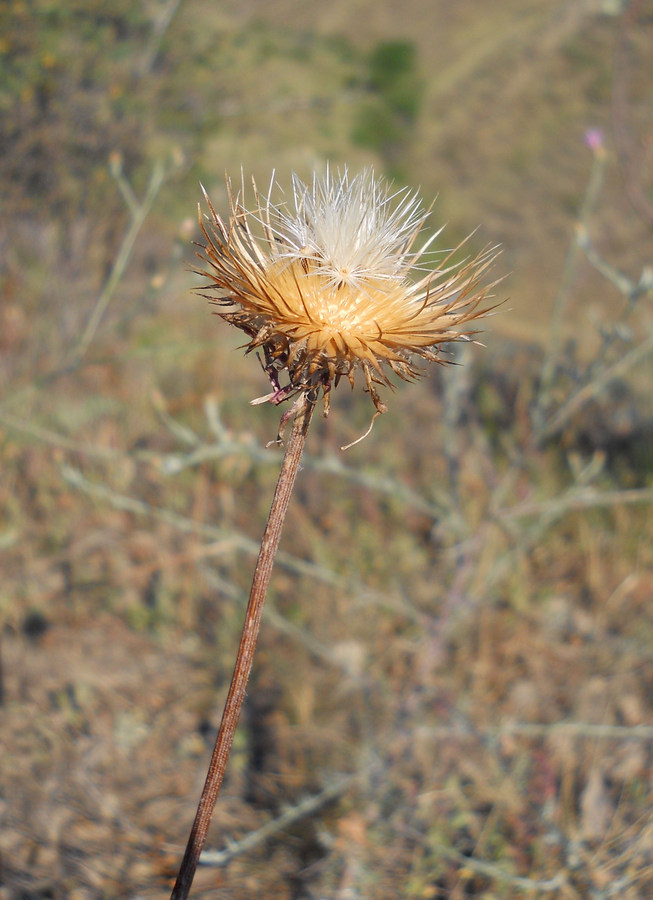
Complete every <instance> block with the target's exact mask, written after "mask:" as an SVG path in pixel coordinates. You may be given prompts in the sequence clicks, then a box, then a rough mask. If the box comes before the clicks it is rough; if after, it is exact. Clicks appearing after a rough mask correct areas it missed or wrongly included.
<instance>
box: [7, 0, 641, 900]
mask: <svg viewBox="0 0 653 900" xmlns="http://www.w3.org/2000/svg"><path fill="white" fill-rule="evenodd" d="M652 55H653V5H652V4H651V2H650V0H631V2H630V3H625V2H621V3H620V2H618V0H565V2H557V0H556V2H550V0H501V2H499V3H494V4H487V3H485V2H483V0H460V2H458V3H456V4H449V3H445V2H437V0H436V2H434V0H403V2H402V3H401V4H399V3H395V2H391V0H331V2H330V3H328V4H326V3H325V4H315V3H308V2H304V3H302V2H297V0H292V2H291V0H273V2H262V0H250V2H243V0H239V2H235V0H224V2H214V0H137V2H133V0H129V2H127V0H116V2H114V3H112V4H106V3H100V2H99V0H90V2H81V0H71V2H68V3H57V2H53V0H16V2H12V0H7V2H5V3H3V4H2V5H1V6H0V146H1V147H2V153H1V154H0V192H1V201H2V207H1V208H2V217H1V221H0V246H1V249H2V252H1V254H0V385H1V388H2V395H1V397H0V454H1V459H2V475H3V477H2V479H0V511H1V519H0V547H1V549H2V555H3V575H4V577H3V583H2V588H1V589H0V615H1V616H2V623H3V628H2V633H1V636H0V639H1V643H0V651H1V663H2V665H1V669H0V672H1V675H2V680H1V684H0V697H1V700H2V705H1V707H0V727H1V729H2V735H3V742H4V744H5V749H4V751H3V754H2V757H1V758H0V770H1V771H2V795H1V798H0V816H1V827H0V850H1V853H2V857H1V863H0V897H2V898H3V900H5V898H7V900H17V898H21V900H28V898H29V900H36V898H74V900H95V898H121V897H142V898H146V897H147V898H149V897H160V896H165V895H166V891H169V890H170V887H171V884H172V879H173V878H174V874H175V871H176V867H177V865H178V863H179V859H180V856H181V852H182V850H183V845H184V842H185V839H186V835H187V831H188V828H189V825H190V823H191V821H192V817H193V814H194V807H195V803H196V799H197V797H198V795H199V791H200V787H201V783H202V781H203V777H204V769H205V765H206V761H207V759H208V755H209V752H210V746H211V744H212V740H213V737H214V734H215V729H216V727H217V723H218V720H219V713H220V710H221V700H222V697H223V696H224V693H225V690H226V686H227V683H228V679H229V677H230V674H231V668H232V665H233V656H234V651H235V647H236V644H237V636H238V633H239V630H240V625H241V618H242V609H243V598H244V596H246V594H247V591H248V588H249V583H250V577H251V571H252V566H253V561H254V558H255V552H256V547H257V540H258V538H259V537H260V533H261V531H262V528H263V524H264V520H265V516H266V513H267V508H268V506H269V502H270V498H271V492H272V489H273V486H274V482H275V478H276V472H277V467H278V463H279V459H280V453H279V451H278V450H277V449H270V450H266V449H265V445H266V443H267V442H268V441H269V440H271V439H272V438H273V437H274V435H275V434H276V428H277V418H278V410H275V409H263V408H261V407H257V408H256V409H255V410H254V409H252V408H251V407H250V406H249V403H248V401H249V400H250V399H251V398H253V397H256V396H259V395H260V394H261V393H264V392H265V390H266V385H265V377H264V374H263V373H262V371H261V370H260V367H259V366H258V365H257V363H256V361H255V360H253V359H244V358H243V356H242V353H240V352H238V351H237V350H236V347H237V345H238V342H239V341H238V336H237V335H232V334H230V333H229V330H228V329H226V328H225V327H223V326H222V325H221V324H220V323H219V322H218V321H217V320H215V319H212V318H210V309H208V308H207V306H206V304H205V303H204V302H203V301H201V300H198V299H197V298H193V296H192V294H191V289H192V287H193V286H195V285H196V279H195V278H194V277H193V276H192V275H191V274H190V273H189V271H188V269H189V266H190V265H192V262H193V248H192V243H191V242H192V240H193V239H197V237H198V229H197V226H196V204H197V201H198V199H199V197H200V189H199V182H202V183H203V184H205V185H206V187H207V189H208V191H209V193H210V195H211V197H212V199H213V202H214V205H215V206H216V208H217V209H218V210H219V211H222V212H224V211H225V197H226V195H225V189H224V177H223V176H224V172H225V170H226V171H228V172H229V173H231V174H232V175H234V176H235V177H238V173H239V171H240V168H241V167H242V169H243V170H244V172H245V175H246V177H249V175H250V174H253V175H254V176H256V178H257V179H258V180H259V181H260V182H261V183H262V184H267V183H268V181H269V178H270V173H271V172H272V170H276V173H277V178H278V180H279V181H280V183H281V184H282V185H284V186H286V187H288V186H289V181H290V178H289V176H290V172H291V171H293V170H294V171H296V172H297V173H298V174H299V175H300V176H301V177H304V178H307V177H308V178H310V174H311V172H312V171H313V170H314V169H315V168H318V169H323V168H324V166H325V165H326V162H327V161H329V162H330V163H331V164H332V165H334V166H338V165H341V166H342V165H348V166H349V167H350V168H351V169H352V170H358V169H360V168H361V167H363V166H365V165H369V164H372V165H374V166H375V169H376V170H377V172H380V173H381V172H382V173H385V174H386V175H388V176H389V177H390V178H393V179H395V181H396V182H397V183H398V184H399V185H404V184H409V185H411V186H414V187H419V188H420V189H421V192H422V194H423V196H424V198H425V202H426V203H430V201H431V199H432V198H433V197H437V200H436V203H435V205H434V207H433V211H432V214H431V225H432V226H433V227H434V228H435V227H439V226H440V225H442V224H443V223H446V226H447V227H446V229H445V231H444V233H443V237H442V238H441V239H440V247H446V246H453V245H455V244H456V243H457V242H458V241H459V240H460V239H461V238H462V237H464V236H465V235H466V234H467V233H469V232H470V231H471V230H472V229H475V228H477V227H478V231H477V232H476V233H475V234H474V236H473V237H472V239H471V243H470V250H471V251H473V250H475V249H480V248H481V247H482V246H484V245H486V244H487V243H501V244H502V245H503V248H504V249H503V255H502V257H501V261H500V264H499V265H500V269H501V273H509V277H508V278H507V280H506V281H505V282H504V283H503V284H502V285H501V287H500V288H499V290H500V291H501V294H500V298H503V297H504V296H505V297H507V298H508V299H507V302H506V303H504V305H503V306H502V307H501V308H500V310H499V311H498V313H497V314H496V315H495V316H494V317H493V318H491V319H489V320H487V321H486V326H485V334H484V335H483V336H482V340H483V342H484V344H485V345H486V347H485V349H483V348H479V347H472V348H463V349H461V348H458V350H457V361H460V362H463V363H464V365H463V366H455V367H451V368H449V369H447V370H446V371H444V370H439V371H432V370H430V371H428V372H427V373H426V375H425V378H424V379H423V381H422V382H420V383H419V384H418V385H414V386H406V385H402V386H401V387H400V388H399V389H398V390H397V392H396V394H394V395H392V396H389V397H388V396H387V395H386V399H387V400H388V401H389V406H390V410H389V412H388V414H387V415H385V416H383V417H382V418H381V419H380V420H379V421H378V422H377V424H376V426H375V429H374V431H373V432H372V434H371V436H370V437H368V438H367V439H366V440H365V441H364V442H363V443H362V444H359V445H357V446H356V447H355V448H353V449H352V450H350V451H348V452H347V453H346V454H341V453H340V451H339V450H338V448H339V447H340V446H341V445H342V444H345V443H347V442H348V441H351V440H353V439H355V438H356V437H358V436H359V435H360V434H361V433H362V432H363V431H364V430H365V429H366V427H367V424H368V421H369V399H368V398H366V397H365V396H364V395H363V394H362V392H361V393H354V394H350V393H349V391H348V390H347V389H346V388H344V387H343V388H341V389H340V391H338V392H336V395H335V397H334V406H333V410H332V414H331V417H330V418H329V420H327V421H325V422H321V421H320V422H316V425H315V427H314V429H313V433H312V434H311V436H310V439H309V448H308V455H307V458H306V461H305V467H304V471H303V473H302V474H301V477H300V480H299V483H298V491H297V494H296V496H295V498H294V503H293V507H292V509H291V515H290V519H289V522H288V524H287V530H286V534H285V537H284V541H283V544H282V550H283V551H284V555H283V556H282V558H281V560H280V563H279V566H278V568H277V570H276V573H275V575H274V577H273V586H272V592H271V597H270V602H269V606H268V609H267V613H266V618H265V620H264V628H263V632H264V634H263V637H262V643H261V647H260V652H259V656H258V660H257V663H256V664H255V669H254V673H253V680H252V684H251V690H250V694H249V699H248V708H247V713H246V717H245V721H244V722H243V723H242V727H241V728H240V729H239V733H238V736H237V742H236V747H235V752H234V755H233V757H232V761H231V764H230V770H229V773H228V778H227V781H226V783H225V788H224V794H223V795H222V797H221V800H220V804H219V807H218V811H217V814H216V817H215V822H214V825H213V829H212V832H211V835H210V844H211V847H213V848H216V849H217V850H220V849H222V848H224V847H226V846H228V847H230V848H231V849H230V850H229V853H227V854H226V855H223V856H218V857H217V858H215V859H213V860H212V864H211V865H207V866H206V867H203V868H202V869H201V870H200V872H199V874H198V878H197V882H196V889H195V891H194V894H193V895H194V896H197V897H202V896H204V897H230V898H249V897H253V896H259V895H261V894H267V895H268V896H274V897H275V898H280V900H283V898H288V900H301V898H306V900H309V898H313V900H317V898H320V900H326V898H329V900H331V898H338V900H354V898H365V900H372V898H374V900H376V898H378V900H390V898H396V897H402V898H427V900H445V898H446V900H449V898H452V900H459V898H467V897H479V898H485V900H491V898H518V897H524V896H528V897H537V898H540V897H562V898H579V900H581V898H582V900H585V898H588V897H592V898H608V897H619V898H626V900H643V898H645V897H650V896H652V895H653V819H652V817H651V793H652V789H653V782H652V777H651V772H652V771H653V769H652V765H651V763H652V757H653V753H652V743H653V717H652V707H653V652H652V650H651V647H652V646H653V612H652V610H653V606H652V604H651V599H652V596H651V595H652V588H653V572H652V561H653V560H652V558H653V548H652V541H651V537H652V532H653V527H652V521H651V500H652V499H653V486H652V484H651V480H652V464H653V451H652V446H653V443H652V441H653V409H652V407H651V400H650V398H651V388H652V384H651V371H652V367H651V351H652V350H653V327H652V324H653V317H652V311H651V299H652V294H651V285H652V283H653V276H652V274H651V272H652V270H651V266H652V265H653V260H652V258H651V247H652V246H653V243H652V241H651V235H652V230H653V78H652V77H651V66H650V61H651V58H652ZM289 811H290V812H289ZM284 813H286V814H287V815H286V817H285V818H283V816H284ZM261 828H267V831H264V832H262V833H261V835H260V839H259V840H258V842H256V843H255V846H253V847H251V848H249V849H248V848H247V846H246V845H245V844H243V840H244V839H245V838H246V837H247V836H248V835H251V834H255V833H257V832H258V830H259V829H261ZM234 842H235V843H234ZM208 861H209V862H211V860H208Z"/></svg>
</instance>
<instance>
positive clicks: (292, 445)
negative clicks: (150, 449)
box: [170, 395, 315, 900]
mask: <svg viewBox="0 0 653 900" xmlns="http://www.w3.org/2000/svg"><path fill="white" fill-rule="evenodd" d="M314 408H315V401H314V400H312V399H311V398H309V397H308V396H307V395H303V396H302V397H301V398H300V401H299V403H298V410H297V413H296V414H295V419H294V421H293V427H292V432H291V435H290V438H289V439H288V443H287V444H286V452H285V454H284V458H283V462H282V464H281V471H280V473H279V479H278V481H277V487H276V490H275V492H274V498H273V500H272V506H271V507H270V514H269V516H268V521H267V525H266V526H265V531H264V533H263V538H262V540H261V549H260V551H259V556H258V560H257V562H256V569H255V570H254V579H253V581H252V589H251V591H250V595H249V603H248V604H247V612H246V614H245V623H244V625H243V631H242V634H241V637H240V646H239V648H238V656H237V657H236V665H235V667H234V673H233V675H232V677H231V685H230V687H229V693H228V694H227V699H226V701H225V706H224V712H223V713H222V721H221V722H220V729H219V731H218V736H217V738H216V741H215V747H214V748H213V755H212V756H211V762H210V763H209V770H208V773H207V775H206V781H205V783H204V788H203V790H202V796H201V797H200V802H199V805H198V807H197V812H196V814H195V821H194V822H193V827H192V828H191V832H190V835H189V838H188V843H187V845H186V852H185V853H184V858H183V860H182V863H181V866H180V869H179V875H178V876H177V881H176V882H175V886H174V888H173V890H172V894H171V895H170V900H186V898H187V897H188V894H189V892H190V888H191V885H192V883H193V878H194V877H195V870H196V869H197V864H198V862H199V858H200V853H201V852H202V848H203V846H204V841H205V840H206V834H207V831H208V829H209V824H210V822H211V816H212V815H213V810H214V807H215V803H216V800H217V799H218V793H219V791H220V785H221V784H222V779H223V777H224V773H225V769H226V767H227V760H228V759H229V752H230V750H231V744H232V741H233V738H234V732H235V730H236V725H237V724H238V719H239V717H240V711H241V709H242V707H243V702H244V700H245V693H246V688H247V681H248V679H249V673H250V670H251V668H252V660H253V658H254V650H255V649H256V642H257V640H258V634H259V630H260V627H261V616H262V614H263V604H264V603H265V596H266V593H267V589H268V584H269V582H270V575H271V573H272V566H273V564H274V558H275V556H276V552H277V548H278V546H279V540H280V539H281V531H282V529H283V523H284V519H285V517H286V511H287V510H288V504H289V503H290V497H291V495H292V491H293V487H294V484H295V478H296V476H297V471H298V469H299V461H300V459H301V455H302V451H303V449H304V444H305V442H306V434H307V432H308V426H309V424H310V421H311V416H312V415H313V409H314Z"/></svg>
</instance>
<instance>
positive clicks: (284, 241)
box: [197, 169, 496, 415]
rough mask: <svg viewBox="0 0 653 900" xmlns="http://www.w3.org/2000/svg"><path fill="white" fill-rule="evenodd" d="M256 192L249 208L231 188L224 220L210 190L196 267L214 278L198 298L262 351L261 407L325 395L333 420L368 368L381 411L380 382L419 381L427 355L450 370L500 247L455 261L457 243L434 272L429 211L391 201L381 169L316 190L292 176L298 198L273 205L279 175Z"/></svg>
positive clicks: (322, 179)
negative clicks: (336, 395)
mask: <svg viewBox="0 0 653 900" xmlns="http://www.w3.org/2000/svg"><path fill="white" fill-rule="evenodd" d="M253 190H254V198H255V205H254V206H253V208H251V209H249V210H248V209H247V208H246V207H245V206H244V199H243V198H244V195H245V190H244V184H243V185H242V187H241V190H240V192H238V193H235V192H234V189H233V186H232V183H231V182H230V181H229V180H227V191H228V196H229V204H230V216H229V218H228V219H227V220H224V219H222V218H221V217H220V216H219V215H218V214H217V213H216V211H215V210H214V208H213V206H212V205H211V202H210V200H209V198H208V196H206V193H205V197H206V201H207V203H208V207H209V216H208V217H207V218H208V222H207V221H205V220H204V219H203V218H202V216H201V214H200V224H201V227H202V231H203V234H204V238H205V243H204V244H202V245H200V246H202V249H203V252H202V253H201V254H199V253H198V256H199V257H200V258H201V259H202V260H203V261H204V262H205V263H206V264H208V265H207V267H206V268H205V269H202V270H197V271H198V274H200V275H202V276H204V277H205V278H207V279H208V282H209V283H208V286H205V287H204V288H202V289H200V290H199V292H200V293H201V294H202V295H203V296H206V297H207V298H208V299H210V300H211V301H212V302H214V303H217V304H219V305H220V306H222V307H224V308H225V311H224V312H220V313H219V315H220V316H221V317H222V318H223V319H225V320H226V321H227V322H229V323H230V324H232V325H235V326H236V327H238V328H240V329H241V330H242V331H244V332H245V334H246V335H247V336H248V338H249V343H248V344H247V349H248V350H255V349H257V348H260V349H261V350H262V351H263V354H264V356H265V366H266V371H267V372H268V375H269V376H270V379H271V381H272V384H273V387H274V390H273V392H272V393H271V394H269V395H267V396H266V397H265V398H261V399H266V400H270V401H271V402H274V403H280V402H281V401H282V400H285V399H286V398H287V397H290V396H293V395H294V394H297V393H299V392H306V391H312V392H313V395H314V396H315V395H317V394H318V393H320V392H321V393H322V394H323V395H324V400H325V415H326V414H327V413H328V409H329V391H330V389H331V386H332V385H337V384H338V382H339V380H340V379H341V378H342V377H343V376H347V378H348V379H349V381H350V382H351V385H352V387H353V386H354V376H355V373H356V370H357V369H360V370H361V371H362V372H363V374H364V378H365V383H366V386H367V390H368V391H369V393H370V395H371V397H372V399H373V401H374V404H375V406H376V408H377V410H378V411H379V412H383V411H384V410H385V405H384V404H383V403H382V401H381V399H380V397H379V395H378V392H377V390H376V387H375V385H377V384H385V385H391V382H390V380H389V377H388V375H389V373H390V372H394V373H395V374H396V375H398V376H399V377H400V378H402V379H404V380H406V381H408V380H411V379H413V378H415V377H417V376H418V375H419V374H420V369H419V368H418V367H417V364H416V363H417V360H418V358H419V357H421V358H423V359H425V360H430V361H433V362H437V363H445V362H447V359H446V357H443V356H442V355H441V350H442V345H443V344H445V343H447V342H449V341H459V340H465V339H468V338H469V336H470V335H471V334H473V333H474V332H471V331H469V330H468V329H467V328H466V327H465V326H467V324H468V323H470V322H472V321H473V320H475V319H478V318H479V317H480V316H483V315H484V314H485V313H486V312H488V309H487V308H486V307H485V306H484V301H485V300H486V298H487V297H488V296H489V291H490V289H491V287H492V285H491V284H484V279H485V275H486V273H487V270H488V268H489V267H490V265H491V263H492V262H493V260H494V258H495V256H496V250H495V248H490V249H486V250H484V251H483V252H482V253H480V254H479V255H478V256H477V257H476V258H474V259H472V260H471V261H469V260H468V261H465V262H463V263H452V259H453V258H454V256H455V255H456V254H457V253H458V251H459V249H460V247H456V248H454V250H451V251H448V252H447V253H446V254H445V255H444V257H443V258H442V259H440V260H439V261H438V262H437V264H436V265H435V266H434V267H432V268H428V267H427V266H426V262H427V260H428V259H429V257H431V258H432V257H433V256H434V254H433V253H432V251H430V249H429V248H430V247H431V245H432V243H433V241H434V239H435V238H436V237H437V236H438V234H439V232H438V233H436V234H434V235H432V237H431V238H430V239H429V240H427V241H426V243H425V244H423V246H422V247H421V248H420V249H417V250H415V249H414V247H415V242H416V238H417V236H418V234H419V232H420V231H421V230H422V227H423V226H424V223H425V220H426V218H427V216H428V213H429V211H424V210H423V208H422V206H421V204H420V201H419V199H418V196H417V194H415V193H411V192H410V191H409V190H407V189H405V190H399V191H396V192H394V193H393V192H392V190H391V188H390V187H389V186H388V185H387V184H386V183H385V182H384V181H383V180H382V179H379V178H376V177H375V176H374V173H373V172H372V170H366V171H364V172H362V173H361V174H359V175H354V176H350V174H349V172H348V171H347V170H346V169H345V170H344V171H343V172H339V173H337V174H333V173H332V172H331V171H330V170H329V169H327V170H326V173H325V174H324V175H323V176H317V175H316V176H314V178H313V182H312V184H310V185H307V184H305V183H304V182H302V181H301V180H300V179H299V178H298V177H297V176H293V190H292V195H291V197H290V198H289V199H285V198H283V195H282V194H281V196H282V200H281V202H273V193H275V192H279V189H278V187H277V186H276V183H275V181H274V178H273V180H272V182H271V184H270V188H269V190H268V193H267V194H266V195H261V194H260V193H259V192H258V191H257V189H256V185H255V184H254V189H253ZM279 193H280V192H279ZM414 272H417V277H411V275H412V273H414ZM284 371H285V372H286V373H287V378H288V384H287V385H286V386H284V387H281V386H280V384H279V380H278V378H279V374H280V373H281V372H284Z"/></svg>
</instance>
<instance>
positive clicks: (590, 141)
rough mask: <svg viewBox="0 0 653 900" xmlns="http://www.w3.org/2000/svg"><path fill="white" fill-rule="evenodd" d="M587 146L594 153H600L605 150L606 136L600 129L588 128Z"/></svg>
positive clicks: (586, 135)
mask: <svg viewBox="0 0 653 900" xmlns="http://www.w3.org/2000/svg"><path fill="white" fill-rule="evenodd" d="M585 145H586V146H587V147H589V148H590V150H591V151H592V153H598V152H599V151H600V150H603V149H604V135H603V132H602V130H601V129H600V128H588V130H587V131H586V132H585Z"/></svg>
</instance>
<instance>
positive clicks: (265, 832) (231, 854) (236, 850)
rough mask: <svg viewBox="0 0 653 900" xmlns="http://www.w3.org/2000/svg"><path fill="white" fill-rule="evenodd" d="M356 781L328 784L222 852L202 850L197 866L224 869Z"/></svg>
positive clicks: (346, 780)
mask: <svg viewBox="0 0 653 900" xmlns="http://www.w3.org/2000/svg"><path fill="white" fill-rule="evenodd" d="M355 780H356V776H355V775H348V776H347V777H345V778H341V779H340V780H339V781H334V782H333V784H330V785H328V787H326V788H324V790H323V791H320V793H319V794H315V795H314V796H311V797H306V799H304V800H302V801H301V802H300V803H298V804H297V806H292V807H290V809H287V810H286V811H285V812H283V813H282V814H281V815H280V816H278V817H277V818H276V819H272V821H270V822H266V823H265V825H263V826H261V828H258V829H257V830H256V831H250V833H249V834H247V835H245V837H244V838H242V839H241V840H239V841H235V842H229V843H228V844H227V846H226V847H225V849H224V850H204V851H203V852H202V854H201V855H200V862H199V864H200V865H201V866H211V867H212V868H223V867H224V866H227V865H228V864H229V863H230V862H231V861H232V860H233V859H236V858H237V857H238V856H242V855H243V854H244V853H249V852H250V851H251V850H254V849H255V848H256V847H259V846H260V845H261V844H263V843H264V842H265V841H267V840H269V839H270V838H272V837H275V836H276V835H277V834H279V832H281V831H284V830H285V829H286V828H290V826H291V825H294V824H295V823H297V822H301V820H302V819H306V818H308V816H312V815H314V813H316V812H317V811H318V810H319V809H321V808H322V807H323V806H326V804H327V803H331V801H332V800H336V799H337V798H338V797H340V796H341V794H344V793H345V791H346V790H347V789H348V788H349V787H350V786H351V785H352V783H353V782H354V781H355Z"/></svg>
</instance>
